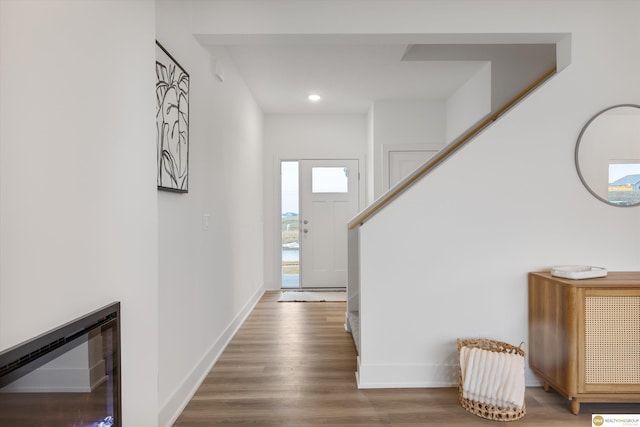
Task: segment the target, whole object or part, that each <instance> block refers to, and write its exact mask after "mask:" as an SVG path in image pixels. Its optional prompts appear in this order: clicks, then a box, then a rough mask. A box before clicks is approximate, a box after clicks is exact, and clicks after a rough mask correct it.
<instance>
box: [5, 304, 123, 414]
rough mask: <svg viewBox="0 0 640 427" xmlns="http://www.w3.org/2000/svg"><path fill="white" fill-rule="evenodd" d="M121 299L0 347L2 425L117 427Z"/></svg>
mask: <svg viewBox="0 0 640 427" xmlns="http://www.w3.org/2000/svg"><path fill="white" fill-rule="evenodd" d="M120 384H121V382H120V303H119V302H116V303H113V304H110V305H108V306H105V307H102V308H100V309H98V310H96V311H94V312H92V313H89V314H87V315H86V316H82V317H81V318H78V319H75V320H72V321H71V322H68V323H66V324H64V325H62V326H60V327H57V328H55V329H53V330H51V331H48V332H45V333H43V334H41V335H39V336H37V337H35V338H32V339H30V340H28V341H25V342H23V343H21V344H18V345H16V346H14V347H11V348H9V349H6V350H3V351H2V352H0V426H11V427H23V426H25V427H26V426H36V425H37V426H42V427H121V426H122V409H121V402H120Z"/></svg>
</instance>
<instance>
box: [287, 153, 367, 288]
mask: <svg viewBox="0 0 640 427" xmlns="http://www.w3.org/2000/svg"><path fill="white" fill-rule="evenodd" d="M299 174H300V175H299V177H300V188H299V192H300V286H301V287H303V288H336V287H346V286H347V223H348V222H349V220H350V219H351V218H353V217H354V216H355V215H356V214H357V213H358V180H359V176H358V160H300V164H299Z"/></svg>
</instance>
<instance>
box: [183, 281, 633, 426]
mask: <svg viewBox="0 0 640 427" xmlns="http://www.w3.org/2000/svg"><path fill="white" fill-rule="evenodd" d="M278 295H279V292H267V293H266V294H265V295H264V296H263V297H262V299H261V300H260V302H259V303H258V304H257V306H256V307H255V308H254V310H253V312H252V313H251V314H250V315H249V317H248V318H247V320H246V321H245V323H244V324H243V325H242V327H241V328H240V330H239V331H238V333H237V334H236V335H235V336H234V338H233V339H232V340H231V342H230V343H229V345H228V347H227V348H226V349H225V351H224V353H223V354H222V355H221V357H220V359H219V360H218V362H217V363H216V365H215V366H214V368H213V369H212V370H211V372H210V373H209V375H208V376H207V378H206V379H205V380H204V382H203V383H202V385H201V386H200V388H199V389H198V391H197V392H196V394H195V395H194V397H193V399H192V400H191V401H190V403H189V404H188V406H187V407H186V408H185V410H184V411H183V413H182V414H181V415H180V417H179V418H178V420H177V422H176V423H175V426H179V427H189V426H296V427H298V426H299V427H306V426H345V427H346V426H351V427H358V426H368V427H377V426H384V427H394V426H397V427H412V426H426V425H437V426H467V425H495V424H496V423H498V424H499V422H496V421H489V420H485V419H482V418H479V417H477V416H475V415H472V414H470V413H468V412H466V411H465V410H464V409H463V408H462V407H461V406H460V405H459V404H458V391H457V389H456V388H438V389H434V388H427V389H378V390H358V388H357V386H356V380H355V371H356V352H355V349H354V345H353V341H352V339H351V335H350V334H349V333H346V332H345V331H344V312H345V303H335V302H325V303H278V302H277V299H278ZM526 405H527V415H526V416H525V417H524V418H522V419H521V420H518V421H514V422H511V423H510V424H514V423H515V424H517V425H528V426H545V427H555V426H581V427H584V426H590V425H591V414H592V413H620V414H640V404H632V403H626V404H617V403H616V404H611V403H607V404H605V403H599V404H595V403H594V404H590V403H583V404H582V405H581V412H580V415H577V416H576V415H573V414H571V412H570V405H569V401H567V400H566V399H565V398H563V397H561V396H559V395H558V394H556V393H554V392H550V393H545V392H544V391H543V390H542V388H527V390H526Z"/></svg>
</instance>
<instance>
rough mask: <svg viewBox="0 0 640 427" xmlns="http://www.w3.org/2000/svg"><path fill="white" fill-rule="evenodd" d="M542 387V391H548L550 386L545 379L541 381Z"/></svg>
mask: <svg viewBox="0 0 640 427" xmlns="http://www.w3.org/2000/svg"><path fill="white" fill-rule="evenodd" d="M542 389H543V390H544V391H546V392H547V393H549V389H550V387H549V383H548V382H546V381H545V382H543V383H542Z"/></svg>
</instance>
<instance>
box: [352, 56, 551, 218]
mask: <svg viewBox="0 0 640 427" xmlns="http://www.w3.org/2000/svg"><path fill="white" fill-rule="evenodd" d="M556 70H557V69H556V67H555V66H554V67H553V68H551V69H550V70H549V71H547V72H546V73H544V74H543V75H542V76H540V77H539V78H538V79H536V80H535V81H534V82H533V83H531V84H530V85H529V86H527V87H526V88H524V89H523V90H522V91H520V92H519V93H518V94H517V95H516V96H514V97H513V98H512V99H511V100H509V101H508V102H507V103H506V104H505V105H503V106H502V107H500V108H499V109H498V110H496V111H495V112H493V113H491V114H489V115H488V116H487V117H486V118H485V119H484V120H482V121H481V122H480V123H479V124H477V125H476V126H474V127H473V129H471V130H469V131H468V132H467V133H465V134H464V135H462V136H460V137H459V138H458V139H456V140H455V141H453V142H452V143H451V144H449V145H447V146H446V147H444V148H443V149H442V150H441V151H439V152H438V153H437V154H436V155H435V156H433V157H432V158H430V159H429V160H428V161H427V162H426V163H425V164H423V165H422V166H420V167H419V168H418V169H416V170H415V171H414V172H413V173H412V174H411V175H409V176H408V177H407V178H405V179H404V180H402V181H400V182H399V183H398V184H397V185H396V186H394V187H393V188H391V189H389V190H388V191H387V192H386V193H384V194H383V195H382V196H380V197H379V198H378V199H376V200H375V201H374V202H373V203H372V204H371V205H369V206H368V207H367V208H366V209H364V210H363V211H362V212H360V213H359V214H358V215H357V216H356V217H355V218H353V219H352V220H351V221H349V229H350V230H351V229H354V228H356V227H359V226H361V225H362V224H364V222H365V221H367V220H368V219H369V218H371V217H372V216H373V215H375V214H376V213H377V212H378V211H380V210H381V209H382V208H383V207H385V206H386V205H387V204H388V203H389V202H390V201H391V200H393V199H395V198H396V197H398V196H399V195H400V193H402V192H403V191H405V190H406V189H407V188H409V187H411V186H412V185H413V184H414V183H415V182H416V181H418V180H419V179H420V178H422V177H423V176H425V175H426V174H428V173H429V172H431V171H432V170H433V169H435V168H436V167H437V166H438V165H440V164H441V163H443V162H444V161H445V160H446V159H447V158H449V157H450V156H451V155H452V154H453V153H454V152H455V151H457V150H458V149H459V148H461V147H462V146H464V145H465V144H466V143H467V142H469V141H470V140H471V139H472V138H473V137H474V136H476V135H477V134H479V133H480V132H481V131H482V130H483V129H484V128H486V127H487V126H488V125H489V124H490V123H492V122H494V121H496V120H497V119H498V117H500V116H501V115H502V114H503V113H504V112H506V111H507V110H508V109H510V108H511V107H513V106H514V105H515V104H517V103H518V102H519V101H520V100H522V99H523V98H524V97H525V96H527V95H528V94H529V93H530V92H532V91H533V90H534V89H535V88H536V87H538V86H539V85H541V84H542V83H543V82H544V81H546V80H547V79H549V78H550V77H551V76H552V75H554V74H555V73H556Z"/></svg>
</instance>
